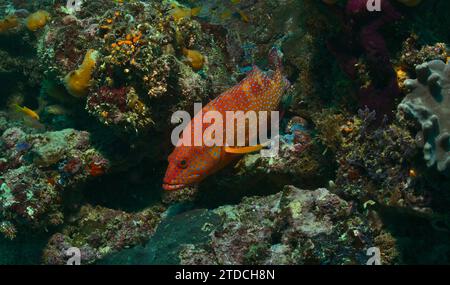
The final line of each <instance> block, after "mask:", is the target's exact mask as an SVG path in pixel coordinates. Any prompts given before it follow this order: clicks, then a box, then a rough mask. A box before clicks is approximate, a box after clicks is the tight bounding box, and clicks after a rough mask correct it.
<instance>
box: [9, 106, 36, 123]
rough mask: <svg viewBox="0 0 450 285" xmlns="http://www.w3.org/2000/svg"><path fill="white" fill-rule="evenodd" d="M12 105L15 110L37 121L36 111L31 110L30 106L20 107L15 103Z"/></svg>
mask: <svg viewBox="0 0 450 285" xmlns="http://www.w3.org/2000/svg"><path fill="white" fill-rule="evenodd" d="M14 107H15V109H16V111H17V112H19V113H22V114H24V115H26V116H28V117H30V118H32V119H34V120H36V121H39V115H38V113H36V112H35V111H33V110H31V109H30V108H28V107H21V106H19V105H17V104H15V105H14Z"/></svg>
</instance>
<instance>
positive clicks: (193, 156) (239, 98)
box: [163, 48, 289, 190]
mask: <svg viewBox="0 0 450 285" xmlns="http://www.w3.org/2000/svg"><path fill="white" fill-rule="evenodd" d="M281 59H282V53H281V51H279V49H277V48H273V49H272V50H271V52H270V54H269V60H270V63H271V65H272V66H274V67H275V70H274V72H272V73H271V74H270V75H267V74H265V73H263V72H262V71H261V70H260V69H259V68H258V67H256V66H254V67H253V70H252V71H251V72H250V73H249V74H248V75H247V76H246V78H245V79H243V80H242V81H241V82H240V83H239V84H238V85H236V86H234V87H232V88H231V89H229V90H227V91H225V92H224V93H222V94H221V95H220V96H218V97H217V98H215V99H214V100H212V101H211V102H210V103H208V104H207V105H206V106H204V107H203V109H202V112H199V113H200V114H201V116H204V114H205V113H206V112H208V111H217V112H219V113H220V114H221V115H222V116H223V117H224V118H225V116H226V112H227V111H234V112H237V111H243V112H244V113H245V112H247V111H255V112H256V113H258V112H261V111H266V112H271V111H276V110H277V109H278V107H279V105H280V100H281V97H282V96H283V94H284V92H285V91H286V89H287V88H288V87H289V81H288V80H287V79H286V78H285V77H284V76H283V73H282V64H281ZM199 113H197V115H196V116H198V114H199ZM195 118H196V117H194V119H192V120H191V121H190V122H189V123H188V124H187V125H186V127H185V128H184V130H183V135H184V133H185V132H189V131H190V132H191V134H194V131H193V129H194V127H192V126H193V125H194V122H193V121H195ZM209 125H211V124H209ZM207 127H208V124H206V123H203V124H202V129H203V132H204V131H205V129H206V128H207ZM223 130H224V132H225V130H226V128H225V127H224V128H223ZM183 135H182V136H183ZM197 135H198V134H197ZM223 137H224V138H225V137H226V134H225V133H224V136H223ZM246 140H247V141H248V134H247V133H246ZM259 149H260V148H257V147H241V148H239V147H236V148H232V147H227V146H218V145H212V146H206V145H201V146H196V145H194V144H192V145H191V146H186V145H183V144H182V145H178V146H176V147H175V149H174V151H173V152H172V153H171V154H170V155H169V157H168V160H169V166H168V168H167V171H166V175H165V177H164V182H163V188H164V189H165V190H177V189H182V188H185V187H187V186H191V185H195V184H198V183H199V182H201V181H202V180H203V179H205V178H206V177H208V176H209V175H211V174H213V173H215V172H217V171H218V170H220V169H222V168H224V167H225V166H226V165H227V164H229V163H231V162H232V161H235V160H236V159H237V158H239V157H241V156H242V155H243V154H245V153H248V152H253V151H255V150H259Z"/></svg>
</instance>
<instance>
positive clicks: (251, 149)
mask: <svg viewBox="0 0 450 285" xmlns="http://www.w3.org/2000/svg"><path fill="white" fill-rule="evenodd" d="M263 147H264V146H263V145H260V144H259V145H255V146H243V147H230V146H227V147H225V152H226V153H233V154H246V153H251V152H256V151H260V150H261V149H262V148H263Z"/></svg>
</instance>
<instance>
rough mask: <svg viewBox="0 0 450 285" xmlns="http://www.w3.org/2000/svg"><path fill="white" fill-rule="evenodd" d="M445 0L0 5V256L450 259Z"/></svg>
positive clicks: (102, 0) (11, 260)
mask: <svg viewBox="0 0 450 285" xmlns="http://www.w3.org/2000/svg"><path fill="white" fill-rule="evenodd" d="M368 2H371V3H372V5H368ZM449 8H450V2H449V1H439V0H428V1H420V0H419V1H418V0H415V1H407V0H391V1H389V0H379V1H366V0H342V1H330V0H323V1H317V0H267V1H257V0H227V1H219V0H209V1H207V0H185V1H181V0H180V1H175V0H147V1H138V0H97V1H77V0H70V1H65V0H42V1H20V0H0V58H1V61H0V90H1V91H0V94H1V96H0V264H66V263H67V262H68V260H69V257H70V254H69V255H68V253H70V252H73V250H75V252H78V253H79V254H80V256H79V257H80V260H79V261H80V263H81V264H222V265H225V264H366V263H367V262H370V260H372V259H371V257H372V255H371V254H370V253H371V252H376V253H377V254H378V256H377V258H378V259H377V260H376V262H375V263H381V264H392V265H394V264H449V263H450V239H449V238H448V237H449V232H450V190H449V189H450V180H449V175H450V173H449V171H450V167H449V165H448V164H449V161H450V141H449V139H450V138H449V130H448V122H449V121H450V118H449V115H450V111H449V110H450V105H449V101H448V99H449V94H448V93H449V84H450V83H449V82H450V81H449V76H450V73H449V67H448V59H449V58H450V55H449V53H448V52H449V50H448V47H447V45H448V44H449V43H450V38H449V34H448V26H449V24H450V22H449V21H450V20H449V18H448V16H447V14H448V11H449ZM196 103H197V104H198V103H201V104H202V106H203V111H205V113H207V112H206V111H218V112H217V113H219V114H220V115H224V113H226V111H239V110H241V111H254V112H256V114H257V115H260V114H262V113H263V112H275V113H276V114H278V115H279V120H276V121H275V122H276V125H275V127H276V128H271V129H272V131H273V129H276V130H278V132H277V134H275V135H273V136H271V137H270V136H269V138H268V142H267V141H266V142H263V141H261V140H258V141H257V144H256V145H244V146H237V147H236V146H230V145H220V146H219V145H213V146H209V145H202V146H183V149H182V150H183V151H180V150H177V148H178V146H174V145H173V143H172V141H171V137H172V134H173V131H174V130H175V129H177V127H178V128H179V129H181V130H183V128H180V126H182V123H190V122H191V119H192V125H195V122H196V121H195V120H194V119H195V118H199V117H200V118H202V119H203V120H205V118H206V117H204V116H203V113H201V114H202V115H197V116H195V115H196V114H195V113H194V107H195V106H196ZM177 111H184V114H186V115H187V116H186V118H188V119H187V120H186V121H182V120H180V121H179V120H176V118H175V117H174V116H173V115H174V114H175V112H177ZM197 114H198V113H197ZM205 116H207V115H205ZM271 118H272V117H271ZM269 121H270V120H269ZM257 122H258V123H260V122H261V117H259V116H258V120H257ZM212 125H214V124H213V122H212V121H209V123H206V124H205V125H201V127H200V133H199V134H200V135H198V134H196V133H195V130H194V129H193V130H192V133H193V134H194V137H193V139H195V138H198V137H199V136H200V137H201V138H204V133H206V130H207V129H209V128H208V127H210V126H212ZM232 125H233V126H235V125H239V124H234V123H233V124H232ZM247 125H250V123H248V122H247V121H244V123H242V124H241V126H247ZM215 127H223V125H222V124H218V125H215ZM272 127H274V126H272ZM220 130H222V131H224V129H220ZM224 132H225V131H224ZM261 132H262V131H261V130H260V129H258V133H256V135H258V136H259V135H261ZM188 133H189V132H186V133H183V134H182V136H181V137H177V139H180V140H181V139H183V137H184V136H186V135H187V134H188ZM218 133H219V132H216V133H214V136H213V137H216V136H217V135H218ZM272 133H273V132H272ZM256 135H255V137H256ZM231 137H232V139H233V140H234V139H235V136H234V134H233V135H232V136H231ZM244 138H245V140H244V141H245V142H246V143H247V144H249V142H250V141H251V140H252V137H251V135H250V134H245V137H244ZM275 141H276V142H277V148H276V149H277V152H276V155H272V156H266V155H264V152H263V151H264V150H267V149H268V148H270V147H271V146H273V145H274V142H275ZM172 152H173V154H171V153H172ZM188 178H189V179H188ZM374 250H375V251H374Z"/></svg>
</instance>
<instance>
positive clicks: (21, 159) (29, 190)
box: [0, 126, 109, 238]
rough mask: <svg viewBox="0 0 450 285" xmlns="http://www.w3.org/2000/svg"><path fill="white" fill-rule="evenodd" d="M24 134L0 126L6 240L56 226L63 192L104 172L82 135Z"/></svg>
mask: <svg viewBox="0 0 450 285" xmlns="http://www.w3.org/2000/svg"><path fill="white" fill-rule="evenodd" d="M26 130H27V129H26V128H25V131H24V130H23V129H22V128H20V127H17V126H16V127H9V128H6V126H5V127H4V129H2V131H1V133H2V135H1V137H0V146H1V150H2V157H1V158H0V161H1V164H0V175H1V176H0V182H1V191H0V220H1V223H2V227H1V229H2V233H3V234H4V235H6V236H8V237H9V238H14V235H15V234H14V233H15V232H17V231H18V229H19V228H23V229H30V228H33V229H35V230H43V229H45V228H46V227H47V226H52V225H59V224H61V223H62V222H63V219H64V216H63V201H62V198H63V196H64V195H65V194H66V193H67V191H70V190H69V189H70V188H73V187H75V186H77V187H79V186H80V185H81V184H82V183H83V182H85V181H86V180H87V179H89V178H90V177H93V176H99V175H103V174H104V173H106V172H107V171H108V168H109V161H108V160H107V159H106V158H104V157H103V155H102V154H101V153H99V152H98V151H97V150H95V148H93V147H92V145H91V144H90V139H89V133H87V132H84V131H76V130H73V129H65V130H62V131H55V132H43V133H27V132H26ZM65 190H67V191H65Z"/></svg>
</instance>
